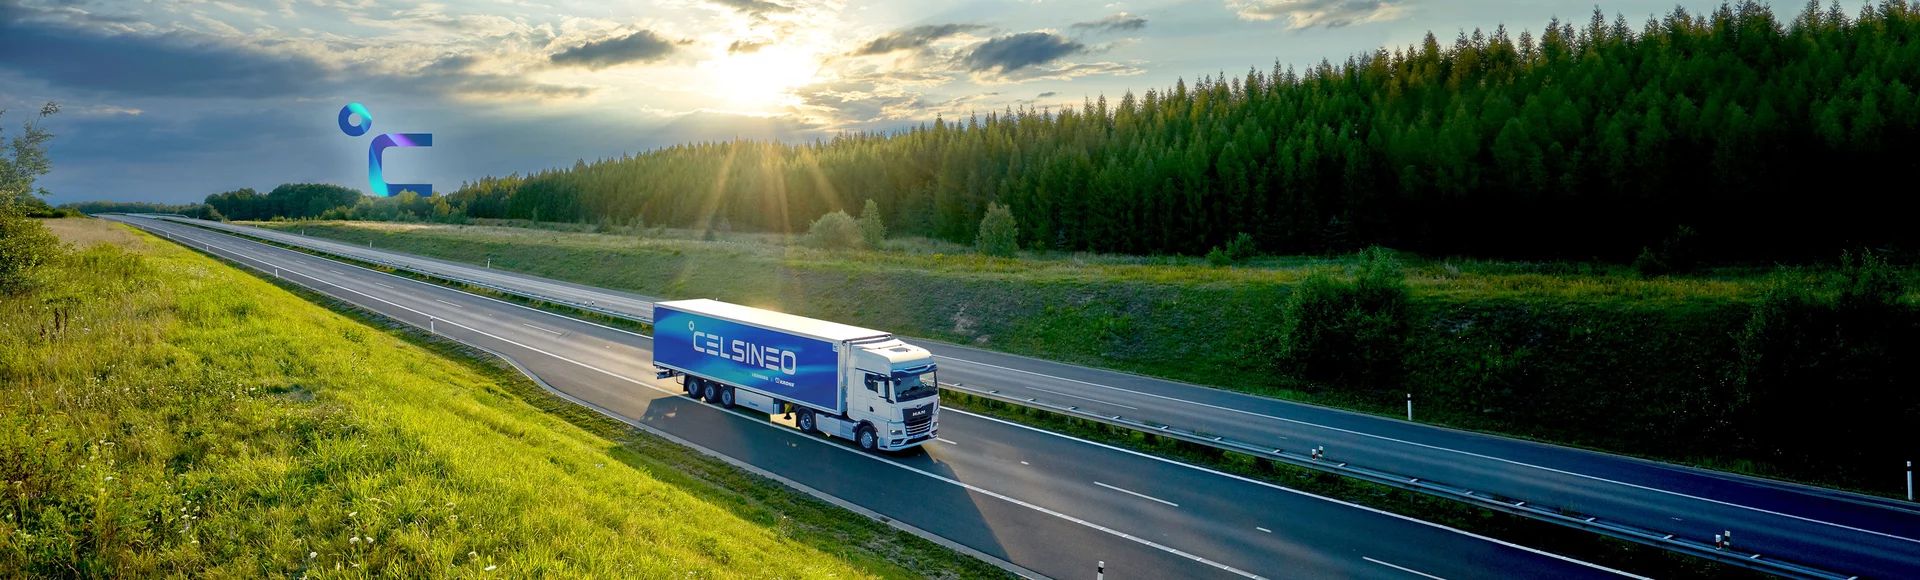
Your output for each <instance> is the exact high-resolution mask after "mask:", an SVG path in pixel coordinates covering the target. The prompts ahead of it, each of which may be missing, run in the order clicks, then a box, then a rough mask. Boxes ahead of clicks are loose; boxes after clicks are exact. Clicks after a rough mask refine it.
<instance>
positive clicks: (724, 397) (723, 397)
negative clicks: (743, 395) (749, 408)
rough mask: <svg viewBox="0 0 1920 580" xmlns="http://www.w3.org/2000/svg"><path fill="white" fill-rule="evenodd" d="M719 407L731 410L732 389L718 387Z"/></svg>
mask: <svg viewBox="0 0 1920 580" xmlns="http://www.w3.org/2000/svg"><path fill="white" fill-rule="evenodd" d="M720 406H722V407H726V408H728V409H731V408H733V387H720Z"/></svg>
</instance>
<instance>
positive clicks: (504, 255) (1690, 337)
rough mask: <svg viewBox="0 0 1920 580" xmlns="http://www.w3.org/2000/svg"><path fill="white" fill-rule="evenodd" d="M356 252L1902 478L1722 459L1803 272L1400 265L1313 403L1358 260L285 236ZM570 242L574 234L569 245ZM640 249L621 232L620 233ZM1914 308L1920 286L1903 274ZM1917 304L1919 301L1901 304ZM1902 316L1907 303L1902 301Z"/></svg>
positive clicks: (1773, 473)
mask: <svg viewBox="0 0 1920 580" xmlns="http://www.w3.org/2000/svg"><path fill="white" fill-rule="evenodd" d="M268 227H275V228H279V229H283V230H287V231H297V232H305V233H309V234H312V235H317V236H322V237H327V238H333V239H337V240H342V241H347V242H351V243H355V244H365V243H367V242H369V241H371V242H373V244H374V245H375V246H376V247H380V248H389V249H395V250H399V251H404V252H410V253H415V254H420V255H425V256H431V257H437V258H442V259H449V260H454V261H461V262H467V263H473V264H479V263H484V262H486V261H487V260H488V259H491V260H492V263H493V265H494V267H495V268H500V269H505V270H513V271H520V272H526V273H530V274H534V275H539V276H545V277H551V278H555V279H561V280H568V281H573V282H578V283H582V284H587V285H592V286H598V287H604V288H611V289H618V290H626V291H631V292H636V293H640V294H645V295H652V296H660V297H665V298H696V297H697V298H715V299H721V300H727V301H731V302H737V303H741V304H747V305H752V306H759V307H765V308H772V309H777V310H782V311H786V312H793V313H797V314H802V315H807V316H814V317H819V318H825V319H829V320H835V321H841V322H846V323H850V324H857V325H861V326H869V327H874V328H883V329H887V330H890V331H893V332H896V333H899V334H902V335H907V336H916V337H921V338H927V339H933V340H938V341H944V342H950V343H955V344H965V345H972V346H979V347H984V348H990V349H994V350H999V351H1004V352H1012V353H1018V354H1024V355H1030V356H1037V357H1042V358H1047V359H1051V360H1058V361H1063V362H1070V363H1077V364H1084V365H1090V366H1097V367H1103V368H1110V369H1116V370H1121V371H1127V372H1134V373H1140V374H1145V375H1151V376H1157V377H1164V378H1170V379H1175V380H1180V381H1187V382H1192V383H1196V384H1202V385H1208V386H1213V387H1219V388H1224V389H1230V390H1236V391H1242V392H1248V393H1254V394H1260V395H1265V396H1271V397H1277V398H1283V399H1289V400H1295V401H1302V402H1308V403H1314V404H1320V405H1328V406H1334V407H1341V408H1346V409H1353V410H1358V411H1362V412H1368V413H1375V414H1380V415H1386V416H1399V415H1400V414H1401V413H1403V405H1404V401H1405V396H1406V394H1407V393H1413V394H1414V397H1415V399H1416V408H1417V413H1416V416H1417V418H1418V419H1419V420H1421V421H1422V422H1427V423H1436V424H1442V425H1447V426H1452V427H1457V428H1462V429H1470V430H1479V431H1486V432H1493V433H1501V434H1505V435H1510V436H1515V437H1522V438H1529V439H1536V440H1541V441H1548V442H1553V443H1558V444H1565V445H1573V446H1580V447H1586V448H1592V449H1600V450H1606V451H1611V452H1617V453H1624V454H1629V455H1636V456H1642V457H1649V458H1655V459H1660V460H1665V461H1674V462H1681V463H1689V464H1694V465H1702V466H1712V467H1716V468H1722V469H1733V470H1736V471H1740V472H1743V473H1750V474H1756V475H1762V476H1768V477H1777V478H1783V479H1792V480H1798V481H1805V482H1810V483H1815V484H1820V485H1827V486H1833V487H1841V488H1847V489H1853V490H1858V491H1863V492H1867V493H1876V494H1882V495H1892V494H1898V493H1901V492H1902V489H1901V488H1900V485H1901V480H1900V479H1899V473H1898V467H1899V466H1898V465H1896V464H1894V463H1887V464H1885V465H1880V464H1874V465H1841V464H1835V463H1833V462H1831V461H1829V460H1827V459H1825V458H1820V457H1811V456H1806V455H1802V454H1790V453H1770V452H1767V451H1764V449H1765V448H1766V446H1765V445H1753V446H1745V447H1742V446H1733V445H1727V444H1725V442H1726V441H1728V440H1729V439H1730V438H1738V437H1741V436H1743V434H1745V433H1750V432H1760V431H1762V430H1765V429H1771V427H1766V426H1754V425H1748V424H1744V423H1742V422H1741V421H1749V420H1750V419H1747V418H1744V416H1743V415H1742V414H1741V411H1740V410H1739V409H1738V408H1737V405H1736V404H1735V403H1734V401H1737V400H1739V399H1740V397H1741V396H1742V395H1741V394H1740V393H1739V392H1738V389H1737V388H1736V387H1735V385H1734V381H1733V380H1732V377H1733V375H1734V373H1735V365H1736V363H1737V362H1738V360H1739V359H1738V352H1737V350H1736V346H1737V345H1736V340H1735V336H1736V335H1737V333H1738V332H1739V331H1740V329H1741V327H1742V325H1743V324H1744V323H1745V321H1746V320H1747V318H1748V317H1749V316H1750V315H1751V308H1752V305H1753V304H1754V303H1755V302H1756V301H1757V300H1758V299H1759V297H1760V296H1761V295H1763V294H1764V293H1765V292H1766V290H1767V288H1768V287H1769V285H1772V284H1785V283H1810V281H1812V280H1815V279H1817V278H1819V277H1820V276H1821V275H1822V274H1821V272H1819V271H1818V270H1817V269H1814V268H1801V267H1773V268H1755V267H1742V268H1718V269H1712V270H1709V271H1706V272H1703V273H1700V274H1697V275H1690V276H1674V277H1660V278H1654V279H1643V278H1641V277H1640V276H1638V275H1637V274H1635V273H1634V272H1633V271H1632V270H1631V269H1630V268H1627V267H1625V266H1620V265H1608V264H1595V263H1520V262H1499V261H1484V260H1466V259H1452V260H1436V259H1426V258H1420V257H1418V256H1410V255H1402V256H1401V259H1402V261H1403V262H1404V263H1405V265H1406V270H1407V281H1408V284H1409V286H1410V287H1411V288H1412V291H1413V305H1412V312H1411V324H1412V335H1411V336H1410V337H1409V341H1410V344H1409V345H1408V347H1409V348H1408V349H1407V352H1408V353H1409V356H1408V358H1407V360H1406V368H1408V369H1409V370H1410V372H1409V374H1408V375H1407V376H1406V377H1405V380H1404V386H1403V387H1401V388H1392V389H1378V390H1370V391H1369V390H1354V389H1337V388H1326V387H1324V386H1322V385H1317V384H1312V383H1308V382H1304V381H1301V380H1299V379H1297V378H1295V377H1291V376H1286V375H1284V374H1280V373H1277V372H1275V371H1274V370H1272V368H1271V365H1269V364H1268V362H1267V361H1268V356H1267V355H1268V353H1266V352H1264V351H1262V350H1261V348H1260V345H1261V344H1263V343H1264V342H1265V341H1266V339H1267V335H1268V333H1270V332H1271V330H1272V328H1273V327H1275V326H1276V325H1277V324H1278V322H1279V321H1280V320H1282V317H1283V316H1284V314H1283V307H1284V305H1285V303H1286V301H1287V298H1288V296H1289V294H1290V292H1291V288H1292V287H1293V285H1295V284H1296V283H1298V282H1299V281H1300V280H1302V279H1304V278H1306V277H1307V276H1309V275H1311V274H1313V273H1315V272H1335V273H1340V272H1348V271H1350V270H1351V269H1352V268H1353V267H1354V266H1355V263H1354V261H1353V260H1352V259H1351V258H1316V257H1263V258H1258V259H1255V260H1253V261H1252V262H1250V263H1248V264H1245V265H1242V266H1235V267H1214V266H1208V265H1206V264H1205V263H1204V261H1203V260H1201V259H1199V258H1188V257H1165V256H1162V257H1149V256H1111V255H1084V254H1061V253H1046V254H1034V253H1024V254H1023V255H1022V256H1021V257H1019V258H1015V259H998V258H988V257H983V256H980V255H978V254H974V253H971V252H968V251H966V250H965V249H964V248H960V247H958V246H954V245H952V244H948V243H945V242H939V241H931V240H921V239H906V240H900V239H896V240H889V241H888V247H887V249H886V251H879V252H874V251H828V250H819V249H812V248H806V247H801V246H796V245H794V244H793V243H792V242H793V240H792V239H791V238H790V237H787V236H780V235H771V234H725V235H721V236H718V239H716V240H706V239H702V237H701V236H698V235H696V234H694V233H692V232H682V231H673V230H661V229H653V230H646V231H643V232H638V233H639V234H640V235H609V234H597V233H585V231H584V230H590V229H592V227H591V226H582V225H573V224H560V225H548V224H543V225H542V228H544V229H542V228H525V227H491V226H449V225H433V224H394V223H366V222H309V223H276V224H269V225H268ZM564 230H573V231H564ZM629 233H633V232H629ZM1901 275H1902V276H1903V277H1904V278H1905V281H1906V282H1907V287H1908V288H1910V289H1912V288H1920V284H1916V282H1917V281H1920V280H1916V278H1915V277H1916V272H1915V271H1913V270H1911V269H1909V270H1905V271H1903V272H1902V273H1901ZM1910 292H1911V290H1910ZM1906 301H1907V302H1908V303H1915V302H1920V300H1916V297H1915V296H1914V295H1913V294H1911V293H1910V294H1909V295H1907V297H1906Z"/></svg>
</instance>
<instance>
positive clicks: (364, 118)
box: [340, 103, 433, 197]
mask: <svg viewBox="0 0 1920 580" xmlns="http://www.w3.org/2000/svg"><path fill="white" fill-rule="evenodd" d="M354 115H359V116H360V124H358V125H355V124H353V123H352V119H351V117H352V116H354ZM372 128H373V114H372V113H368V112H367V108H366V107H363V106H360V103H348V104H347V106H345V107H341V108H340V131H341V132H343V133H346V134H347V136H348V137H359V136H361V135H365V134H367V130H368V129H372ZM432 146H433V134H432V133H387V134H384V135H380V136H378V137H374V138H373V144H372V145H370V146H368V147H367V186H368V187H369V191H368V193H372V194H374V195H377V196H380V197H389V196H393V195H398V194H399V193H400V192H402V191H411V192H414V193H418V194H420V195H422V196H428V195H433V184H431V183H391V184H390V183H387V180H386V179H385V178H384V177H382V172H381V170H380V158H381V156H382V154H384V153H386V151H387V148H388V147H432Z"/></svg>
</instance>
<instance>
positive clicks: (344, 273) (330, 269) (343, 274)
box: [327, 268, 347, 276]
mask: <svg viewBox="0 0 1920 580" xmlns="http://www.w3.org/2000/svg"><path fill="white" fill-rule="evenodd" d="M327 271H328V272H333V273H335V274H339V275H341V276H345V275H347V273H346V272H342V271H339V270H335V269H333V268H327Z"/></svg>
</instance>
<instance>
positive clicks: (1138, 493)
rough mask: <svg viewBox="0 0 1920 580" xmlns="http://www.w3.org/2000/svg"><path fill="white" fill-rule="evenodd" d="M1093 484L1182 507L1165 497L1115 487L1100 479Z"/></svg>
mask: <svg viewBox="0 0 1920 580" xmlns="http://www.w3.org/2000/svg"><path fill="white" fill-rule="evenodd" d="M1093 484H1094V485H1098V486H1100V487H1104V488H1107V489H1111V490H1114V491H1117V492H1120V493H1124V494H1127V495H1131V496H1134V497H1138V498H1144V499H1150V500H1153V501H1157V502H1160V503H1164V504H1167V505H1170V506H1173V507H1180V504H1177V503H1173V502H1170V501H1167V500H1164V499H1160V498H1157V497H1153V496H1151V495H1147V494H1144V493H1140V492H1137V491H1130V490H1125V489H1120V488H1118V487H1114V486H1111V485H1107V484H1104V483H1100V482H1098V481H1096V482H1093Z"/></svg>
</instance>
